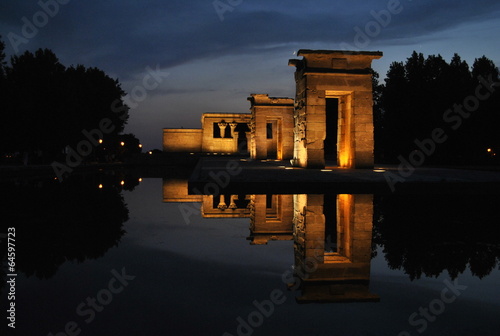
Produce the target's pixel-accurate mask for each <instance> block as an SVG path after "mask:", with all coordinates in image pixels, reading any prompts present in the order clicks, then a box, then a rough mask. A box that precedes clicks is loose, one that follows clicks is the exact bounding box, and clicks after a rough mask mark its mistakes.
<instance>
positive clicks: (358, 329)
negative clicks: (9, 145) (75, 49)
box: [0, 171, 500, 336]
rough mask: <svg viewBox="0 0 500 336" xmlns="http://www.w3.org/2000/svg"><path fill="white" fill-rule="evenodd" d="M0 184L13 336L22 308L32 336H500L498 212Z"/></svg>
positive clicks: (490, 200)
mask: <svg viewBox="0 0 500 336" xmlns="http://www.w3.org/2000/svg"><path fill="white" fill-rule="evenodd" d="M0 184H1V186H0V188H1V190H0V204H1V205H0V207H1V211H2V222H1V230H0V233H1V234H2V236H1V237H0V239H1V240H2V242H1V251H0V255H1V256H2V258H3V268H2V273H1V278H2V279H1V285H2V291H1V297H2V300H1V302H2V304H1V310H2V320H3V322H2V324H3V325H2V328H3V329H4V330H7V332H9V333H12V330H13V329H12V328H8V327H7V325H8V324H9V323H11V322H10V321H9V320H8V319H7V318H6V317H8V316H9V314H10V313H9V312H7V309H9V304H11V303H12V302H14V303H15V327H16V328H15V330H16V332H17V335H57V336H64V335H93V336H98V335H176V336H177V335H179V336H180V335H226V336H229V335H246V336H248V335H302V336H313V335H315V336H334V335H394V336H397V335H400V336H402V335H420V334H423V335H500V270H499V258H500V211H499V210H500V197H498V196H491V195H489V196H482V195H426V196H422V195H415V196H412V195H404V196H403V195H331V194H328V193H325V194H321V195H305V194H300V193H297V194H295V195H247V194H246V193H245V191H244V190H241V193H240V194H239V195H219V196H216V197H214V196H196V195H188V193H187V182H186V181H185V180H182V179H175V178H166V179H161V178H141V176H140V175H139V174H131V173H123V172H113V171H108V172H102V173H101V174H93V175H75V176H72V177H71V178H69V179H68V180H66V181H65V182H64V183H58V182H57V181H54V180H50V179H45V180H38V179H31V180H26V181H22V180H19V181H4V182H2V183H0ZM9 228H14V229H15V263H16V265H15V273H14V274H16V275H17V276H16V277H12V276H10V275H9V274H11V273H13V272H12V270H9V267H8V262H9V260H8V246H7V238H8V237H7V236H6V234H7V233H8V231H9ZM11 231H12V230H11ZM11 261H12V260H11ZM13 278H15V287H14V288H15V289H13V288H11V284H12V282H10V283H9V282H8V281H10V280H11V279H13ZM12 290H15V295H14V296H15V299H14V298H10V299H9V295H8V294H9V292H12Z"/></svg>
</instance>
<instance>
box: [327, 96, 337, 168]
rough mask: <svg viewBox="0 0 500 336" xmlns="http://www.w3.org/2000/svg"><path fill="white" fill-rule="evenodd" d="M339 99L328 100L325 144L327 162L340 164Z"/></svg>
mask: <svg viewBox="0 0 500 336" xmlns="http://www.w3.org/2000/svg"><path fill="white" fill-rule="evenodd" d="M338 120H339V99H338V98H326V138H325V142H324V148H325V160H327V161H332V162H333V164H334V165H337V164H338V158H337V153H338V149H337V142H338Z"/></svg>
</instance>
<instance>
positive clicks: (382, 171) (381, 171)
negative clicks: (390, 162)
mask: <svg viewBox="0 0 500 336" xmlns="http://www.w3.org/2000/svg"><path fill="white" fill-rule="evenodd" d="M373 171H374V172H375V173H385V169H374V170H373Z"/></svg>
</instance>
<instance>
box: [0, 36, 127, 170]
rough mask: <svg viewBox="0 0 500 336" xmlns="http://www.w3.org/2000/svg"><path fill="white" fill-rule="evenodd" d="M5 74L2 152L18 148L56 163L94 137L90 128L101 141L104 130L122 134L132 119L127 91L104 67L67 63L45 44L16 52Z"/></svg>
mask: <svg viewBox="0 0 500 336" xmlns="http://www.w3.org/2000/svg"><path fill="white" fill-rule="evenodd" d="M0 47H1V46H0ZM1 51H2V50H1V49H0V56H1V55H2V54H1ZM0 61H2V59H1V58H0ZM0 68H1V69H2V70H3V67H0ZM1 73H2V72H0V75H1ZM5 73H6V76H5V83H4V87H5V88H6V91H5V105H4V108H3V109H2V110H1V111H0V113H1V115H0V120H1V121H2V123H3V124H4V125H6V127H5V128H6V129H5V132H4V133H3V141H2V143H3V148H0V149H1V150H2V153H6V152H11V153H14V152H18V153H22V154H23V155H24V156H27V155H30V156H31V158H30V160H39V161H43V162H50V161H52V160H55V159H61V158H62V157H63V154H64V152H65V151H67V150H68V149H69V148H72V149H73V150H75V149H76V147H77V145H78V144H79V143H80V142H81V141H82V140H89V139H88V138H89V136H86V135H85V134H84V131H87V132H91V134H92V138H93V139H94V140H92V139H91V142H94V143H95V142H96V141H97V140H98V139H96V138H97V137H98V135H99V132H102V133H103V135H104V134H107V135H117V134H119V133H121V132H122V131H123V129H124V127H125V124H126V123H127V119H128V107H127V106H126V105H125V104H124V102H123V99H122V98H123V96H124V95H125V92H124V91H123V90H122V89H121V87H120V84H119V82H118V81H117V80H115V79H112V78H110V77H109V76H107V75H106V74H105V73H104V72H103V71H102V70H99V69H97V68H85V67H84V66H83V65H77V66H71V67H69V68H66V67H65V66H64V65H62V64H61V63H60V62H59V60H58V58H57V56H56V55H55V54H54V53H53V52H52V51H50V50H49V49H39V50H37V51H36V52H35V53H31V52H29V51H26V52H25V53H24V54H22V55H20V56H13V57H12V58H11V62H10V66H7V67H5ZM117 107H120V108H119V109H117ZM117 110H119V111H117ZM103 120H106V121H107V123H106V126H107V127H106V129H105V130H104V132H103V128H102V121H103ZM94 130H99V132H93V133H92V131H94ZM94 147H95V144H94V146H93V148H92V149H94Z"/></svg>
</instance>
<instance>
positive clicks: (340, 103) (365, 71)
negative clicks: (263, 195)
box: [289, 50, 383, 168]
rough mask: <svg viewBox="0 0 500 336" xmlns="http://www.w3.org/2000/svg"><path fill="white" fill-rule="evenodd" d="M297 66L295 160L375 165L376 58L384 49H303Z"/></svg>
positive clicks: (320, 164)
mask: <svg viewBox="0 0 500 336" xmlns="http://www.w3.org/2000/svg"><path fill="white" fill-rule="evenodd" d="M297 55H298V56H303V59H301V60H299V59H292V60H290V61H289V65H291V66H295V67H296V72H295V81H296V85H297V89H296V96H295V109H294V118H295V130H294V155H293V156H294V157H293V160H292V164H293V165H294V166H298V167H304V168H324V167H325V158H326V159H327V160H328V159H329V160H331V161H333V164H334V165H335V163H336V165H338V166H339V167H342V168H373V163H374V157H373V148H374V142H373V88H372V72H371V63H372V60H374V59H379V58H381V57H382V55H383V54H382V53H381V52H367V51H338V50H299V52H298V54H297Z"/></svg>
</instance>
